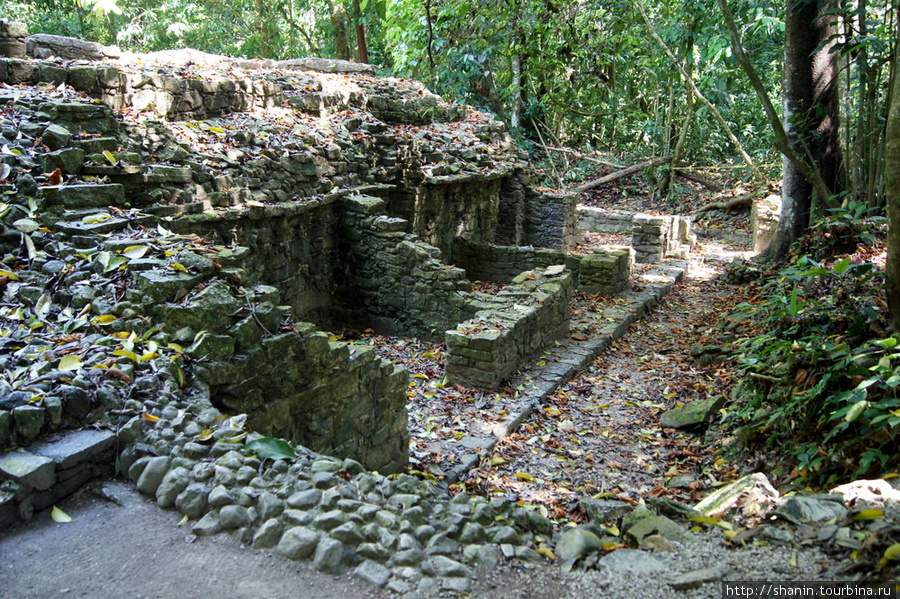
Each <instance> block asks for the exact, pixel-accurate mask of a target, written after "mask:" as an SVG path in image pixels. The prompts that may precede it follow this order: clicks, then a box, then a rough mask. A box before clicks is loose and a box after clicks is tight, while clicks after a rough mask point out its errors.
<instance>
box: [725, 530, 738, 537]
mask: <svg viewBox="0 0 900 599" xmlns="http://www.w3.org/2000/svg"><path fill="white" fill-rule="evenodd" d="M722 534H723V535H725V538H726V539H733V538H734V537H736V536H738V531H736V530H723V531H722Z"/></svg>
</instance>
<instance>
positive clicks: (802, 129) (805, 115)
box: [767, 0, 842, 259]
mask: <svg viewBox="0 0 900 599" xmlns="http://www.w3.org/2000/svg"><path fill="white" fill-rule="evenodd" d="M829 8H830V3H826V4H823V5H819V4H818V3H816V2H795V0H787V9H786V12H785V34H784V36H785V39H784V103H783V109H784V121H785V125H784V128H785V132H786V133H787V136H788V141H789V143H790V145H791V147H792V149H793V150H794V152H796V153H797V154H800V155H801V156H806V159H807V162H808V164H810V165H815V166H816V167H818V168H817V169H816V170H817V171H818V173H819V175H820V176H821V179H822V183H824V185H825V186H826V187H827V189H828V190H830V192H831V193H837V192H839V191H840V189H841V187H842V185H841V171H842V162H841V151H840V138H839V128H838V99H839V98H838V85H837V82H838V80H837V64H836V58H837V55H836V54H835V53H832V52H831V51H830V50H831V45H832V44H831V43H830V42H829V39H830V38H831V37H832V35H833V34H834V31H835V29H834V25H833V23H832V16H831V15H829V14H827V11H828V9H829ZM804 170H805V169H804V168H803V167H802V166H801V165H798V164H796V163H795V162H794V161H792V160H789V159H787V158H785V160H784V170H783V171H782V173H783V174H782V176H783V179H782V188H781V189H782V209H781V219H780V220H779V222H778V229H777V230H776V232H775V238H774V239H773V240H772V245H771V246H769V250H768V251H767V256H768V257H770V258H773V259H777V258H780V257H781V256H784V255H785V254H786V253H787V252H788V249H789V248H790V245H791V243H793V242H794V241H795V240H797V239H798V238H799V237H800V236H801V235H802V234H803V233H804V231H806V229H807V228H808V227H809V224H810V215H811V214H812V212H813V207H814V205H813V203H814V197H813V182H812V180H811V179H810V177H809V176H808V175H809V173H808V172H804ZM816 195H817V196H818V195H820V194H816ZM829 199H830V198H829V197H816V198H815V202H816V208H824V207H825V206H826V202H828V201H829Z"/></svg>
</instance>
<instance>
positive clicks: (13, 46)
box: [0, 19, 28, 58]
mask: <svg viewBox="0 0 900 599" xmlns="http://www.w3.org/2000/svg"><path fill="white" fill-rule="evenodd" d="M26 37H28V29H27V28H26V27H25V24H24V23H18V22H16V21H8V20H6V19H0V56H9V57H10V58H25V50H26V47H25V38H26Z"/></svg>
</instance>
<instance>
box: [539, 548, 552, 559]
mask: <svg viewBox="0 0 900 599" xmlns="http://www.w3.org/2000/svg"><path fill="white" fill-rule="evenodd" d="M537 552H538V553H539V554H541V555H543V556H544V557H546V558H547V559H548V560H550V561H551V562H552V561H553V560H555V559H556V554H555V553H553V550H552V549H550V548H549V547H538V550H537Z"/></svg>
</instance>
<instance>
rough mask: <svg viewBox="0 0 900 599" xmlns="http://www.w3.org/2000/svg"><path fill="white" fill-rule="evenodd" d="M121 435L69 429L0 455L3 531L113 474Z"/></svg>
mask: <svg viewBox="0 0 900 599" xmlns="http://www.w3.org/2000/svg"><path fill="white" fill-rule="evenodd" d="M116 441H117V438H116V435H115V433H113V432H112V431H108V430H98V429H81V430H69V431H65V432H63V433H61V434H58V435H54V436H52V437H48V438H46V439H44V440H43V441H40V442H37V443H32V444H31V445H28V446H27V447H25V448H16V449H13V450H10V451H7V452H5V453H3V454H0V529H3V528H6V527H8V526H10V525H11V524H12V523H13V522H15V521H16V520H17V519H19V518H21V519H23V520H27V519H29V518H31V515H32V514H33V513H34V512H35V511H40V510H43V509H46V508H48V507H50V506H52V505H53V504H54V503H56V502H58V501H59V500H60V499H62V498H64V497H66V496H68V495H71V494H72V493H74V492H75V491H76V490H78V489H79V488H80V487H81V486H83V485H84V484H86V483H87V482H89V481H91V480H93V479H95V478H97V477H99V476H107V475H110V474H112V473H113V472H114V470H115V461H116Z"/></svg>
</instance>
